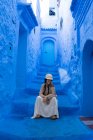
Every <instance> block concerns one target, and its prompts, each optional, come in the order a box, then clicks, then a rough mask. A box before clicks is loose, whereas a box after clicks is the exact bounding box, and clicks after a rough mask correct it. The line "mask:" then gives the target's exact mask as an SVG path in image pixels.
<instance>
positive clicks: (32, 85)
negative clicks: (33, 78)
mask: <svg viewBox="0 0 93 140" xmlns="http://www.w3.org/2000/svg"><path fill="white" fill-rule="evenodd" d="M42 84H43V83H42ZM42 84H41V83H34V82H33V83H29V84H28V85H27V88H29V89H33V90H40V88H41V85H42ZM54 86H55V89H56V91H62V87H61V85H60V84H56V85H54Z"/></svg>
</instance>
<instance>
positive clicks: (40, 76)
mask: <svg viewBox="0 0 93 140" xmlns="http://www.w3.org/2000/svg"><path fill="white" fill-rule="evenodd" d="M35 78H36V79H45V76H43V75H37V76H36V77H35ZM54 80H60V79H59V75H57V76H53V81H54Z"/></svg>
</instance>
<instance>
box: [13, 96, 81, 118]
mask: <svg viewBox="0 0 93 140" xmlns="http://www.w3.org/2000/svg"><path fill="white" fill-rule="evenodd" d="M35 100H36V96H28V98H23V99H18V100H17V99H16V100H13V101H12V110H11V112H12V114H15V115H19V116H23V117H25V116H27V117H30V116H32V115H33V112H34V104H35ZM78 109H79V106H78V105H73V104H71V102H70V100H69V99H68V97H67V96H66V95H62V96H58V110H59V114H60V115H71V114H74V113H76V112H77V111H78Z"/></svg>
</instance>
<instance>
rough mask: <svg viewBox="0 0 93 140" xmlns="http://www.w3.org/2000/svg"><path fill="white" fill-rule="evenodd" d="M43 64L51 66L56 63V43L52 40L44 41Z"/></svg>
mask: <svg viewBox="0 0 93 140" xmlns="http://www.w3.org/2000/svg"><path fill="white" fill-rule="evenodd" d="M42 64H44V65H49V66H51V65H54V64H55V44H54V41H52V40H46V41H44V42H43V47H42Z"/></svg>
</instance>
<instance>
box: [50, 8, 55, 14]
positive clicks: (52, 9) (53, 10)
mask: <svg viewBox="0 0 93 140" xmlns="http://www.w3.org/2000/svg"><path fill="white" fill-rule="evenodd" d="M49 15H50V16H55V8H49Z"/></svg>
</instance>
